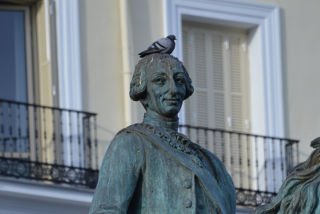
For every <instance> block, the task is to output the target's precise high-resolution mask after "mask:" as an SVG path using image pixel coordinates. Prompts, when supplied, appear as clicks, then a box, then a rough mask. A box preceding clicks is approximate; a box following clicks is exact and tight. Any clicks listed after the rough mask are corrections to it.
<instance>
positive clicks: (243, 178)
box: [0, 100, 299, 207]
mask: <svg viewBox="0 0 320 214" xmlns="http://www.w3.org/2000/svg"><path fill="white" fill-rule="evenodd" d="M96 117H97V115H96V114H94V113H90V112H84V111H77V110H72V109H63V108H56V107H49V106H43V105H36V104H29V103H23V102H16V101H9V100H0V176H7V177H11V178H22V179H27V180H34V181H40V182H44V183H49V184H64V185H71V186H82V187H85V188H88V189H93V188H95V185H96V183H97V180H98V174H99V171H98V169H99V162H98V146H97V134H96V132H97V127H96ZM179 129H180V132H182V133H185V134H186V135H188V136H189V137H190V138H191V140H192V141H193V142H196V143H198V144H200V145H201V146H203V147H204V148H207V149H208V150H210V151H212V152H213V153H214V154H216V155H217V156H218V158H219V159H220V160H222V161H223V163H224V164H225V166H226V168H227V170H228V171H229V173H230V174H231V176H232V178H233V181H234V184H235V187H236V192H237V205H238V206H243V207H256V206H259V205H263V204H266V203H268V202H269V201H270V200H271V199H272V198H273V197H274V196H275V195H276V193H277V191H278V189H279V187H280V185H281V184H282V181H283V180H284V178H285V177H286V175H287V173H288V172H289V171H290V169H292V168H293V166H295V165H296V164H297V163H298V161H299V160H298V154H297V152H298V141H297V140H291V139H286V138H278V137H270V136H264V135H255V134H251V133H243V132H236V131H228V130H223V129H211V128H207V127H196V126H190V125H180V128H179Z"/></svg>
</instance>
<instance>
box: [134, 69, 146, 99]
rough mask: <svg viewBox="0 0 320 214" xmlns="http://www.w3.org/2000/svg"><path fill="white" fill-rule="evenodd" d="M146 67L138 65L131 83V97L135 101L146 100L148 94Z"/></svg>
mask: <svg viewBox="0 0 320 214" xmlns="http://www.w3.org/2000/svg"><path fill="white" fill-rule="evenodd" d="M146 87H147V84H146V65H145V64H142V65H138V66H137V67H136V69H135V71H134V73H133V77H132V80H131V83H130V97H131V99H132V100H134V101H138V100H141V99H144V97H145V94H146Z"/></svg>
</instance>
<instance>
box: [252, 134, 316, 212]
mask: <svg viewBox="0 0 320 214" xmlns="http://www.w3.org/2000/svg"><path fill="white" fill-rule="evenodd" d="M311 146H312V147H313V148H314V149H315V150H314V151H313V152H312V153H311V155H310V156H309V158H308V159H307V160H306V161H305V162H302V163H300V164H298V165H297V166H296V167H295V168H294V169H293V170H292V172H291V173H290V174H289V175H288V177H287V178H286V180H285V181H284V182H283V184H282V186H281V188H280V190H279V193H278V194H277V196H276V197H275V199H274V200H273V201H272V203H271V204H268V205H266V206H264V207H262V208H259V209H258V210H257V211H256V214H318V213H320V137H319V138H316V139H315V140H313V141H312V142H311Z"/></svg>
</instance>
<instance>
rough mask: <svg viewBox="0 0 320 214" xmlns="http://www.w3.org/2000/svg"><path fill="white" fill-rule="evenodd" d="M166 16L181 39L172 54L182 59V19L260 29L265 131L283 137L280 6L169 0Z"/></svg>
mask: <svg viewBox="0 0 320 214" xmlns="http://www.w3.org/2000/svg"><path fill="white" fill-rule="evenodd" d="M165 17H167V19H166V26H167V29H166V32H167V33H168V34H175V35H176V37H177V39H178V40H177V43H178V44H177V46H176V47H177V48H176V49H175V51H174V52H173V55H175V56H176V57H178V58H179V59H181V60H182V58H183V57H182V35H181V34H182V20H183V19H186V20H188V19H192V20H199V21H204V20H205V21H206V22H208V21H209V22H212V23H215V24H224V25H229V26H236V27H241V28H246V29H250V28H259V29H260V30H261V34H260V35H261V51H262V54H261V55H262V62H263V65H262V72H263V81H264V90H263V91H264V92H263V93H264V98H265V99H264V103H265V105H264V107H265V121H266V123H265V133H264V134H267V135H273V136H279V137H283V136H284V135H285V131H284V107H283V86H282V62H281V61H282V59H281V42H280V39H281V37H280V15H279V8H278V7H277V6H273V5H269V4H262V3H253V2H248V1H236V0H166V16H165ZM256 86H257V85H256ZM182 120H183V118H182Z"/></svg>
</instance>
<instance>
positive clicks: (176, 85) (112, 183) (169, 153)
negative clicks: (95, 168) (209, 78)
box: [90, 53, 236, 214]
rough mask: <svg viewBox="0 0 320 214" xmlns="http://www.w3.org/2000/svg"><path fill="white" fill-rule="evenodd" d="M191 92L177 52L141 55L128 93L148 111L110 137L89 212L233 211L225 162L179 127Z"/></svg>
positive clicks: (167, 213) (200, 213)
mask: <svg viewBox="0 0 320 214" xmlns="http://www.w3.org/2000/svg"><path fill="white" fill-rule="evenodd" d="M192 93H193V87H192V85H191V79H190V77H189V75H188V73H187V71H186V69H185V67H184V66H183V64H182V63H181V62H180V61H179V60H178V59H177V58H175V57H173V56H171V55H169V54H163V53H155V54H150V55H146V56H145V57H143V58H142V59H141V60H140V61H139V63H138V64H137V65H136V68H135V71H134V74H133V78H132V81H131V84H130V97H131V98H132V99H133V100H135V101H140V102H141V103H142V105H143V106H144V108H145V110H146V113H145V115H144V119H143V122H142V123H139V124H134V125H131V126H129V127H127V128H125V129H123V130H121V131H120V132H119V133H118V134H117V135H116V136H115V138H114V139H113V140H112V142H111V145H110V146H109V148H108V151H107V153H106V155H105V157H104V160H103V163H102V166H101V169H100V175H99V182H98V184H97V187H96V190H95V194H94V197H93V201H92V204H91V208H90V214H98V213H99V214H101V213H104V214H106V213H108V214H109V213H117V214H120V213H134V214H136V213H139V214H140V213H141V214H157V213H159V214H172V213H173V214H188V213H194V214H196V213H198V214H209V213H210V214H211V213H212V214H213V213H223V214H233V213H235V208H236V198H235V189H234V186H233V183H232V179H231V177H230V175H229V174H228V173H227V171H226V169H225V167H224V165H223V164H222V162H221V161H220V160H218V158H217V157H216V156H214V155H213V154H212V153H210V152H209V151H207V150H206V149H203V148H201V147H200V146H199V145H197V144H195V143H193V142H191V141H190V139H189V138H188V137H187V136H185V135H183V134H181V133H178V121H179V118H178V116H177V115H178V112H179V111H180V108H181V105H182V103H183V101H184V100H185V99H187V98H188V97H189V96H190V95H191V94H192Z"/></svg>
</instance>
